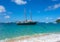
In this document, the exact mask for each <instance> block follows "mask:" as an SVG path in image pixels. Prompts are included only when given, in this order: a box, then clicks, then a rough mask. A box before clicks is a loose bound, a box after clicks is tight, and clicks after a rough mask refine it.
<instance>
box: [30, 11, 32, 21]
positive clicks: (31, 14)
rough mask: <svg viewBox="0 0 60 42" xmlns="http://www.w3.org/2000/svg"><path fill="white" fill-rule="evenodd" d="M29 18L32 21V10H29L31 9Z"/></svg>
mask: <svg viewBox="0 0 60 42" xmlns="http://www.w3.org/2000/svg"><path fill="white" fill-rule="evenodd" d="M30 20H31V21H32V12H31V10H30Z"/></svg>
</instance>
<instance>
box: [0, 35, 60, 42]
mask: <svg viewBox="0 0 60 42" xmlns="http://www.w3.org/2000/svg"><path fill="white" fill-rule="evenodd" d="M0 42H60V34H42V35H34V36H28V37H24V38H23V37H20V38H19V37H17V38H13V39H5V40H0Z"/></svg>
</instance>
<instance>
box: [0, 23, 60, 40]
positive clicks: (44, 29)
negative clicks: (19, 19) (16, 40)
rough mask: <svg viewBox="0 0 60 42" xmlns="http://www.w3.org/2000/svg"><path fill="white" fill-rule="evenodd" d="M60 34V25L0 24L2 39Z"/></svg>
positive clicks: (0, 36) (0, 37)
mask: <svg viewBox="0 0 60 42" xmlns="http://www.w3.org/2000/svg"><path fill="white" fill-rule="evenodd" d="M55 32H57V33H58V32H60V24H53V23H48V24H47V23H40V24H36V25H16V24H0V39H5V38H12V37H18V36H24V35H33V34H39V33H55Z"/></svg>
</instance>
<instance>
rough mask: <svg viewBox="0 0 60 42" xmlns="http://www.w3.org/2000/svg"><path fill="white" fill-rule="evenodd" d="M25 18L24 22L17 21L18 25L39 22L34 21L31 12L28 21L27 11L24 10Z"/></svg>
mask: <svg viewBox="0 0 60 42" xmlns="http://www.w3.org/2000/svg"><path fill="white" fill-rule="evenodd" d="M24 18H25V21H24V22H17V25H35V24H37V22H34V21H32V14H31V12H30V20H29V21H28V20H27V17H26V11H25V10H24Z"/></svg>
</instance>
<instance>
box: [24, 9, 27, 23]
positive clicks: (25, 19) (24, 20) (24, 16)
mask: <svg viewBox="0 0 60 42" xmlns="http://www.w3.org/2000/svg"><path fill="white" fill-rule="evenodd" d="M24 18H25V20H24V21H25V22H27V16H26V9H25V8H24Z"/></svg>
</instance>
